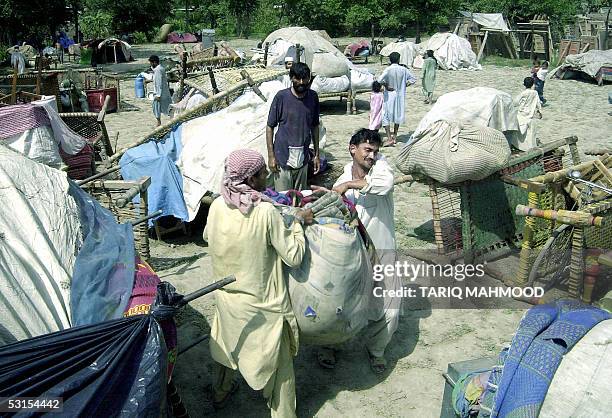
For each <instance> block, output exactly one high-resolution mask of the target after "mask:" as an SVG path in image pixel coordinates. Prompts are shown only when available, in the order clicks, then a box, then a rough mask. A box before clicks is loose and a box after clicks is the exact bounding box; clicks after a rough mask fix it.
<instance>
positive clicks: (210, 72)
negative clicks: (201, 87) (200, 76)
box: [208, 67, 219, 94]
mask: <svg viewBox="0 0 612 418" xmlns="http://www.w3.org/2000/svg"><path fill="white" fill-rule="evenodd" d="M208 76H209V77H210V86H211V87H212V92H213V94H217V93H219V88H218V87H217V80H215V72H214V71H213V68H212V67H208Z"/></svg>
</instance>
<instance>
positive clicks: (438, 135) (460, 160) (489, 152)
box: [396, 121, 511, 184]
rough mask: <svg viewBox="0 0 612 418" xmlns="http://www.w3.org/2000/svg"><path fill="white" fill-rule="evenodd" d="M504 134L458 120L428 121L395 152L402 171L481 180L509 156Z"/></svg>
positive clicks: (441, 179)
mask: <svg viewBox="0 0 612 418" xmlns="http://www.w3.org/2000/svg"><path fill="white" fill-rule="evenodd" d="M510 153H511V151H510V145H509V144H508V141H507V139H506V137H505V136H504V134H502V133H501V132H500V131H498V130H495V129H493V128H489V127H480V126H475V125H471V124H469V123H465V122H458V121H452V122H449V121H438V122H435V123H433V124H432V125H430V126H429V127H428V128H427V129H426V130H425V131H423V132H422V133H421V134H420V135H418V136H417V137H415V138H413V141H412V142H411V143H410V144H408V145H406V146H405V147H404V148H403V149H402V150H401V152H400V154H399V155H398V156H397V159H396V164H397V168H398V169H399V170H400V171H401V172H402V173H404V174H423V175H426V176H428V177H431V178H433V179H434V180H437V181H439V182H440V183H443V184H453V183H459V182H462V181H466V180H481V179H484V178H486V177H488V176H490V175H491V174H493V173H495V172H497V171H499V170H500V169H502V168H503V167H504V166H505V165H506V164H507V163H508V159H509V158H510Z"/></svg>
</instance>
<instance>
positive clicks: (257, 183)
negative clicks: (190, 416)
mask: <svg viewBox="0 0 612 418" xmlns="http://www.w3.org/2000/svg"><path fill="white" fill-rule="evenodd" d="M267 176H268V170H267V168H266V164H265V161H264V159H263V156H262V155H261V154H259V153H258V152H256V151H253V150H248V149H243V150H237V151H234V152H232V153H231V154H230V155H229V157H228V158H227V160H226V161H225V175H224V178H223V182H222V184H221V196H220V197H218V198H217V199H216V200H215V201H214V202H213V203H212V205H211V206H210V211H209V214H208V221H207V226H206V230H205V232H204V237H205V239H206V240H207V241H208V245H209V249H210V254H211V257H212V266H213V273H214V276H215V277H216V278H222V277H226V276H229V275H234V276H235V277H236V282H234V283H232V284H230V285H227V286H225V287H224V288H222V289H219V290H218V291H216V292H215V294H216V302H217V303H216V312H215V319H214V321H213V323H212V327H211V332H210V351H211V354H212V357H213V359H214V360H215V361H216V362H217V363H218V364H217V367H216V369H217V370H216V376H215V380H214V384H213V392H214V399H213V406H215V407H216V408H220V407H222V406H224V404H225V403H227V401H228V399H229V398H230V396H231V394H232V393H233V392H234V391H235V390H236V389H237V388H238V384H237V382H236V381H235V380H234V376H235V374H236V370H239V371H240V374H242V376H243V377H244V379H245V380H246V382H247V383H248V384H249V386H250V387H251V388H253V389H254V390H262V389H263V395H264V397H265V398H266V399H267V401H268V406H269V407H270V410H271V414H272V417H283V418H290V417H295V416H296V415H295V375H294V371H293V357H294V356H295V355H296V354H297V350H298V327H297V321H296V319H295V316H294V314H293V310H292V308H291V302H290V300H289V292H288V289H287V284H286V282H285V280H284V279H283V263H284V264H287V265H288V266H290V267H297V266H299V265H300V264H301V262H302V257H303V256H304V252H305V250H306V240H305V238H304V231H303V229H302V223H312V211H311V210H300V211H298V212H297V214H296V216H295V219H294V221H293V223H292V225H290V226H289V227H287V226H285V223H284V220H283V217H282V216H281V215H280V213H279V212H278V211H277V210H276V209H275V208H274V206H273V205H272V203H270V200H269V199H268V198H266V197H265V196H263V195H262V194H261V193H260V192H261V191H263V190H265V186H266V177H267Z"/></svg>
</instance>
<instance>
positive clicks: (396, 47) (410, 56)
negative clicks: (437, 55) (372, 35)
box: [380, 41, 423, 67]
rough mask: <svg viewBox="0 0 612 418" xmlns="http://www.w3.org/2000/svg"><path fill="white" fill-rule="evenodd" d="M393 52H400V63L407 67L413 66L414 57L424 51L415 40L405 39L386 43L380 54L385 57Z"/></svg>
mask: <svg viewBox="0 0 612 418" xmlns="http://www.w3.org/2000/svg"><path fill="white" fill-rule="evenodd" d="M392 52H397V53H399V54H400V64H402V65H405V66H406V67H412V63H413V61H414V58H415V57H417V56H418V55H422V54H423V51H422V50H421V48H420V46H419V45H417V44H415V43H413V42H409V41H403V42H391V43H390V44H388V45H385V46H384V47H383V49H381V50H380V55H382V56H383V57H388V56H389V55H391V53H392Z"/></svg>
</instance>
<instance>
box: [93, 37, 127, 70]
mask: <svg viewBox="0 0 612 418" xmlns="http://www.w3.org/2000/svg"><path fill="white" fill-rule="evenodd" d="M86 45H87V47H88V48H90V49H91V50H92V53H91V62H90V63H91V65H92V66H94V67H95V66H96V65H98V64H117V63H120V62H128V61H133V60H134V58H132V47H131V46H130V44H128V43H127V42H124V41H122V40H120V39H117V38H107V39H95V40H93V41H89V42H87V44H86Z"/></svg>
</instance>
